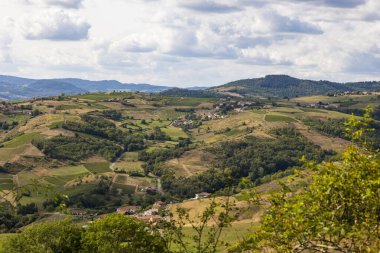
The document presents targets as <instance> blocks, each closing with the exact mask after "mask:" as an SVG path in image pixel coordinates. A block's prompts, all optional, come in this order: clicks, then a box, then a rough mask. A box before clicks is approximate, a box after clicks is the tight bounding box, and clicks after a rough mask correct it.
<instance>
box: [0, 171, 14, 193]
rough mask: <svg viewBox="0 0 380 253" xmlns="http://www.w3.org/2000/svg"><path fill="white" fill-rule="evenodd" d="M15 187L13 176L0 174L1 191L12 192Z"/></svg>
mask: <svg viewBox="0 0 380 253" xmlns="http://www.w3.org/2000/svg"><path fill="white" fill-rule="evenodd" d="M13 187H14V184H13V176H12V175H11V174H3V173H0V190H10V189H12V188H13Z"/></svg>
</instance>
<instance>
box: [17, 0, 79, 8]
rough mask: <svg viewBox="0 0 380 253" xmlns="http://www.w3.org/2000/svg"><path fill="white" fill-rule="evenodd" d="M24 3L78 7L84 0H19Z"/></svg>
mask: <svg viewBox="0 0 380 253" xmlns="http://www.w3.org/2000/svg"><path fill="white" fill-rule="evenodd" d="M20 1H23V2H24V3H26V4H35V5H41V6H58V7H62V8H69V9H78V8H80V7H82V3H83V1H84V0H20Z"/></svg>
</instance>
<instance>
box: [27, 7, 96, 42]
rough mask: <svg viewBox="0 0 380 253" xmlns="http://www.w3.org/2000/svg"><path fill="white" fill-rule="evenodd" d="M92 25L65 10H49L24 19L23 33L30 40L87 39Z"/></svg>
mask: <svg viewBox="0 0 380 253" xmlns="http://www.w3.org/2000/svg"><path fill="white" fill-rule="evenodd" d="M90 27H91V26H90V25H89V24H88V23H87V22H85V21H83V20H82V19H80V18H78V17H76V16H73V15H70V14H68V13H66V12H65V11H62V10H60V11H56V10H54V11H49V12H45V13H41V14H40V15H38V16H34V17H28V18H27V19H25V20H24V24H23V33H24V36H25V38H26V39H29V40H43V39H46V40H53V41H72V40H74V41H75V40H83V39H87V37H88V31H89V29H90Z"/></svg>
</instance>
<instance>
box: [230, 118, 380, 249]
mask: <svg viewBox="0 0 380 253" xmlns="http://www.w3.org/2000/svg"><path fill="white" fill-rule="evenodd" d="M371 121H372V120H371V119H370V118H369V114H368V113H367V114H366V115H365V117H364V120H363V121H362V122H360V121H358V120H356V119H355V118H354V117H352V118H351V119H350V121H349V122H348V123H347V124H346V125H347V129H346V132H347V133H348V135H349V137H350V138H351V139H352V140H353V143H352V145H351V146H350V147H349V148H347V149H346V150H345V152H344V154H343V159H342V161H341V162H339V163H332V162H328V163H323V164H321V165H318V166H316V165H314V164H309V167H311V168H312V169H314V170H315V176H314V177H313V180H312V183H311V184H310V186H309V187H306V188H305V189H303V191H302V192H300V193H297V194H295V193H292V192H291V189H289V188H287V187H285V186H284V189H283V191H282V192H280V193H277V194H274V195H273V196H272V198H271V200H270V203H271V207H270V208H269V209H268V211H267V213H266V215H265V216H264V217H263V221H262V225H261V227H260V228H259V231H258V232H257V233H254V234H253V235H252V236H251V238H250V239H248V240H247V241H246V242H245V243H243V245H240V246H238V247H237V248H236V249H235V250H236V251H237V252H240V251H241V250H243V249H250V250H254V251H257V252H273V251H274V252H379V250H380V227H379V226H380V201H379V199H380V163H379V154H380V153H379V151H378V150H373V149H371V148H370V146H371V145H370V143H368V142H367V138H366V136H367V135H368V134H370V133H371V132H372V130H371V129H368V126H369V125H370V123H371Z"/></svg>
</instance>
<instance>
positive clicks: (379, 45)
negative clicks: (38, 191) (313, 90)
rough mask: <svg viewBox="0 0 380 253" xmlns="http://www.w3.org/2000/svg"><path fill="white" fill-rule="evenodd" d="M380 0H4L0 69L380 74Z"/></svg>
mask: <svg viewBox="0 0 380 253" xmlns="http://www.w3.org/2000/svg"><path fill="white" fill-rule="evenodd" d="M379 10H380V1H379V0H281V1H279V0H0V74H3V75H16V76H22V77H30V78H62V77H77V78H84V79H90V80H110V79H116V80H119V81H121V82H127V83H150V84H159V85H168V86H178V87H188V86H213V85H221V84H224V83H227V82H229V81H233V80H238V79H245V78H256V77H262V76H265V75H268V74H287V75H291V76H295V77H299V78H306V79H313V80H332V81H341V82H346V81H360V80H380V11H379Z"/></svg>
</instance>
